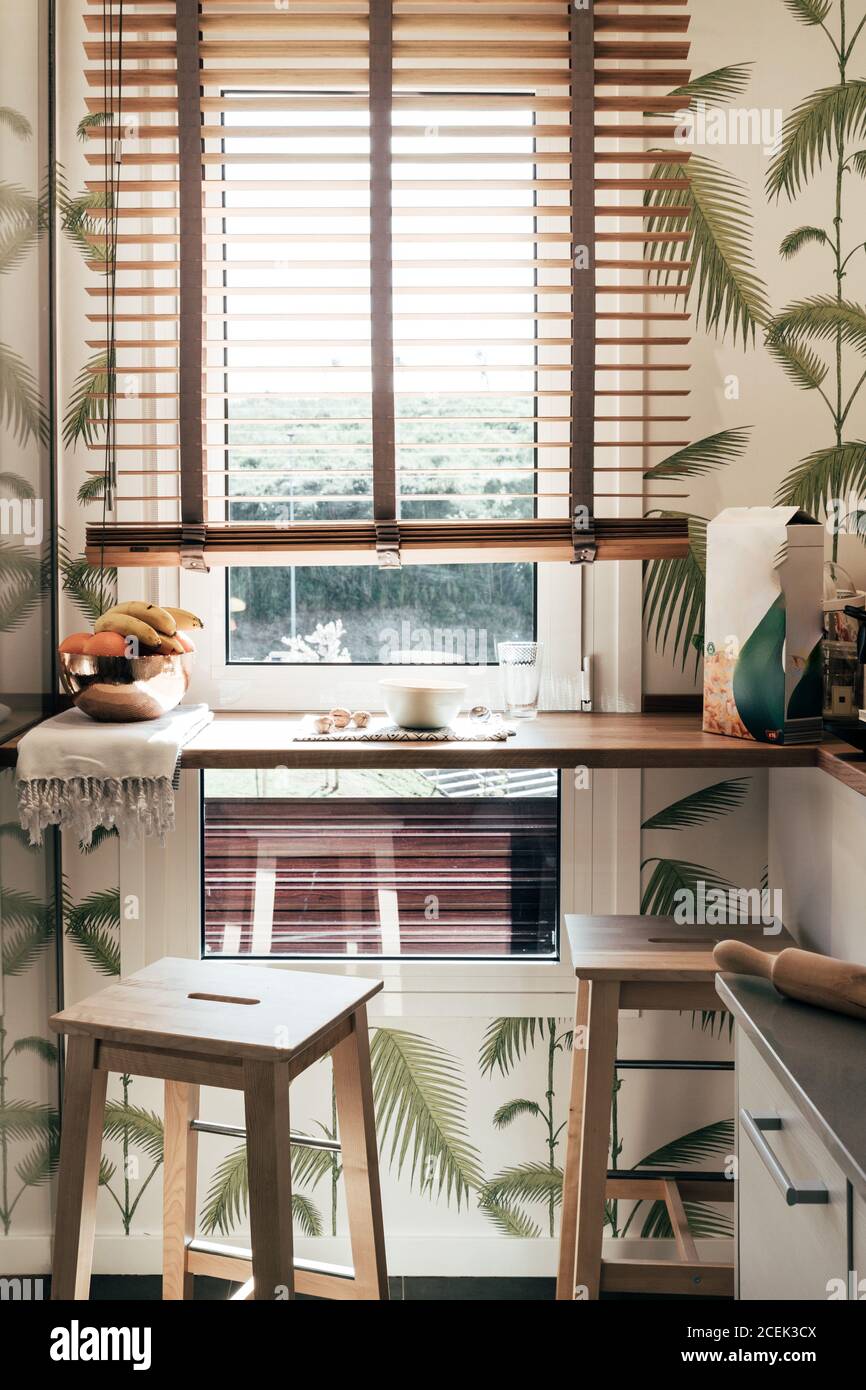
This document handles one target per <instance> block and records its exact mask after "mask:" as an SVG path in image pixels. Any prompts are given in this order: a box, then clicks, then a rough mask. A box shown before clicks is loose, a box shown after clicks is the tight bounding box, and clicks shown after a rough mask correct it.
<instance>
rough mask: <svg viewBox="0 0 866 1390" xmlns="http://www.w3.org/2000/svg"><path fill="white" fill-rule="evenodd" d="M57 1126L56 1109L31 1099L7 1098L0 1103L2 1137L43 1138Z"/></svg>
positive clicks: (0, 1130)
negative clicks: (3, 1102)
mask: <svg viewBox="0 0 866 1390" xmlns="http://www.w3.org/2000/svg"><path fill="white" fill-rule="evenodd" d="M56 1128H57V1111H56V1110H52V1108H51V1106H50V1105H39V1104H37V1103H36V1101H32V1100H8V1101H6V1102H5V1104H3V1105H0V1134H2V1135H3V1137H4V1139H7V1140H8V1139H43V1138H45V1137H46V1136H49V1135H51V1134H52V1133H53V1132H54V1130H55V1129H56Z"/></svg>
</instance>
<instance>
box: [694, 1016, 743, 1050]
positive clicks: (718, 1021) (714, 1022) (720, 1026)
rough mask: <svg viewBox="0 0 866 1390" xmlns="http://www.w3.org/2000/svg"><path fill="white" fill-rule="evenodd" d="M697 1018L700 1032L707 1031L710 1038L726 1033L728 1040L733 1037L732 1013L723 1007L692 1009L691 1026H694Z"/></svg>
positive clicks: (731, 1039) (730, 1040)
mask: <svg viewBox="0 0 866 1390" xmlns="http://www.w3.org/2000/svg"><path fill="white" fill-rule="evenodd" d="M698 1019H700V1021H701V1032H702V1033H709V1035H710V1037H711V1038H723V1037H724V1036H725V1034H726V1033H727V1035H728V1042H732V1041H733V1037H734V1015H733V1014H729V1013H728V1012H727V1011H726V1010H725V1009H701V1010H700V1012H698V1010H694V1011H693V1013H692V1027H693V1028H694V1026H695V1024H696V1023H697V1021H698Z"/></svg>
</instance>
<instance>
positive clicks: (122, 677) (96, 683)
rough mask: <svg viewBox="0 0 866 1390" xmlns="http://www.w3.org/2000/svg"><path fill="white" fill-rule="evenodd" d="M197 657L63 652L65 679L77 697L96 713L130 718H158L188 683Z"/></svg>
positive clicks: (111, 718)
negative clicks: (101, 654) (97, 654)
mask: <svg viewBox="0 0 866 1390" xmlns="http://www.w3.org/2000/svg"><path fill="white" fill-rule="evenodd" d="M192 662H193V657H192V653H191V652H185V653H184V654H183V656H180V655H178V656H137V657H126V656H83V655H82V656H79V655H78V654H77V653H73V652H61V653H60V680H61V682H62V684H63V689H64V690H65V691H66V693H67V695H71V696H72V703H73V704H74V705H76V706H77V708H78V709H80V710H81V711H82V712H83V713H84V714H89V715H90V718H91V719H99V720H101V721H103V722H111V723H129V722H132V721H133V720H139V719H159V717H160V716H161V715H163V714H168V712H169V710H172V709H174V708H175V706H176V705H179V704H180V702H181V700H182V699H183V697H184V695H185V694H186V692H187V690H188V688H189V679H190V675H191V673H192Z"/></svg>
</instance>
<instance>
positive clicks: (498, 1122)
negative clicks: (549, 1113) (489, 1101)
mask: <svg viewBox="0 0 866 1390" xmlns="http://www.w3.org/2000/svg"><path fill="white" fill-rule="evenodd" d="M540 1114H541V1106H540V1105H538V1104H537V1102H536V1101H534V1100H509V1101H506V1102H505V1104H504V1105H500V1107H499V1109H498V1110H497V1111H496V1114H495V1115H494V1116H493V1123H494V1125H495V1126H496V1128H497V1129H506V1128H507V1127H508V1125H510V1124H513V1123H514V1121H515V1120H516V1119H518V1117H519V1116H520V1115H540Z"/></svg>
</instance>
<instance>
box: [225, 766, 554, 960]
mask: <svg viewBox="0 0 866 1390" xmlns="http://www.w3.org/2000/svg"><path fill="white" fill-rule="evenodd" d="M558 868H559V784H558V776H557V773H556V772H555V771H552V770H545V769H540V770H539V769H530V770H526V771H522V770H512V771H509V772H505V771H491V770H483V771H469V770H465V769H464V770H454V769H451V770H448V771H441V772H431V771H428V772H413V771H401V770H397V769H395V770H393V771H387V772H385V771H383V772H365V771H352V770H343V771H341V772H339V773H337V772H297V771H288V770H286V769H275V770H273V771H267V772H252V771H237V772H222V771H220V772H216V771H213V772H207V773H206V774H205V802H204V954H205V955H206V956H257V957H273V956H278V957H281V958H285V957H310V956H324V957H343V958H344V957H346V956H364V957H377V956H385V957H395V956H406V957H411V958H416V959H417V958H420V957H434V958H455V957H457V958H462V957H470V958H473V959H480V958H484V957H502V956H532V957H539V956H541V957H551V956H555V954H556V949H557V922H558V911H559V909H558V900H559V885H558V877H559V874H558Z"/></svg>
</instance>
